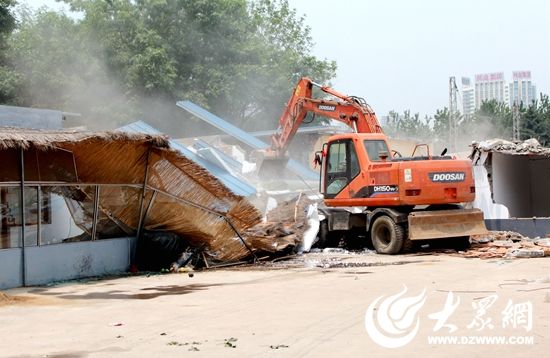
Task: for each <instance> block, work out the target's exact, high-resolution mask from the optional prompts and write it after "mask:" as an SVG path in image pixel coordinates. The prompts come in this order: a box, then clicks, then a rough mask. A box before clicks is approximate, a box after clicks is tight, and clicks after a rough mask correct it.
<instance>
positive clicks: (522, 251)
mask: <svg viewBox="0 0 550 358" xmlns="http://www.w3.org/2000/svg"><path fill="white" fill-rule="evenodd" d="M471 240H472V246H471V248H470V249H469V250H467V251H465V252H464V253H461V256H463V257H468V258H480V259H492V258H530V257H544V256H550V239H548V238H538V237H537V238H534V239H531V238H528V237H524V236H522V235H521V234H518V233H516V232H511V231H490V232H489V234H487V235H476V236H473V237H472V239H471Z"/></svg>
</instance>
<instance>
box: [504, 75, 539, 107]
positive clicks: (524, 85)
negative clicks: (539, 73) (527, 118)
mask: <svg viewBox="0 0 550 358" xmlns="http://www.w3.org/2000/svg"><path fill="white" fill-rule="evenodd" d="M512 78H513V81H512V82H511V83H510V101H509V104H510V107H512V106H513V105H514V104H517V105H520V104H523V105H524V106H528V105H530V104H531V103H532V102H533V101H535V100H536V99H537V90H536V87H535V85H534V84H533V83H532V82H531V71H515V72H512Z"/></svg>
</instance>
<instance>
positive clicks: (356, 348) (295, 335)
mask: <svg viewBox="0 0 550 358" xmlns="http://www.w3.org/2000/svg"><path fill="white" fill-rule="evenodd" d="M404 285H405V286H406V288H407V290H408V291H407V292H406V294H405V296H406V297H411V296H417V295H419V294H421V293H422V290H424V289H425V290H426V291H425V295H424V297H425V303H424V304H423V305H422V306H421V308H420V310H419V311H418V314H417V315H416V316H414V318H416V320H417V321H416V322H418V327H419V329H418V332H417V333H416V334H415V335H414V338H413V339H412V340H411V341H410V342H409V343H407V344H405V345H404V346H402V347H399V348H393V349H390V348H384V347H381V346H380V345H379V344H377V343H376V342H375V341H373V339H372V338H371V337H370V335H369V333H367V330H366V328H365V313H366V312H367V308H368V307H369V305H371V304H373V302H374V301H375V300H376V299H377V298H378V297H380V296H383V299H384V298H387V297H388V296H391V295H395V294H397V293H399V292H400V291H401V290H403V288H404ZM449 291H452V292H453V295H454V299H455V300H456V299H457V297H458V298H459V299H460V303H459V305H458V306H457V308H456V310H455V311H454V312H453V313H452V315H450V316H448V319H447V320H446V322H445V323H446V324H448V325H454V326H456V328H457V330H456V331H454V332H453V333H450V329H451V328H452V327H451V326H443V327H442V328H440V329H439V330H438V331H436V332H434V331H433V330H434V328H435V323H436V320H433V319H431V318H430V317H429V315H430V314H432V313H435V312H438V311H441V310H442V309H443V307H444V304H445V300H446V297H447V295H448V292H449ZM491 297H493V298H495V297H496V300H495V301H493V304H492V306H486V310H485V312H484V313H485V315H484V316H483V315H481V316H479V314H480V311H479V307H480V303H483V302H487V301H486V300H484V299H487V298H491ZM380 302H381V301H380ZM510 302H511V303H513V304H522V303H526V302H529V303H531V306H532V320H531V321H530V322H531V323H532V328H531V329H528V328H530V327H528V324H529V322H528V320H527V318H529V317H527V316H526V315H525V314H524V315H518V316H517V317H516V318H518V320H516V321H514V324H517V327H513V326H512V324H511V323H510V322H511V321H509V320H507V322H508V325H507V326H506V327H503V322H504V318H503V317H504V315H503V314H504V313H503V312H510V311H509V310H507V305H508V303H510ZM514 307H516V306H514ZM517 307H521V306H520V305H518V306H517ZM523 307H525V305H523ZM476 308H477V309H476ZM379 309H380V310H382V306H381V305H378V306H375V310H374V311H373V312H377V310H379ZM514 312H516V311H514ZM518 312H519V311H518ZM481 313H483V312H481ZM519 313H521V312H519ZM519 313H518V314H519ZM523 313H525V311H524V312H523ZM390 317H392V318H393V317H395V315H392V311H390ZM378 318H379V316H378ZM488 319H490V320H491V321H488ZM411 322H413V323H414V322H415V320H412V321H411ZM481 323H483V325H482V324H481ZM491 325H492V328H491ZM549 325H550V259H549V258H536V259H515V260H504V259H495V260H480V259H465V258H461V257H450V256H446V255H437V256H432V255H400V256H381V255H376V254H372V253H369V254H350V253H344V254H338V253H331V254H322V253H316V254H308V255H305V256H301V257H299V258H297V259H294V260H292V261H290V262H277V263H274V264H269V265H262V266H256V267H238V268H232V269H229V268H226V269H217V270H209V271H201V272H195V274H194V277H189V276H188V275H187V274H165V275H151V276H137V277H122V278H114V279H105V280H90V281H85V282H71V283H64V284H59V285H55V286H49V287H30V288H21V289H12V290H7V291H4V295H3V296H2V297H1V300H0V335H1V337H2V339H1V340H0V355H1V356H2V357H113V356H117V357H119V356H120V357H175V356H178V357H179V356H196V357H328V356H332V357H340V356H342V357H360V356H375V357H378V356H394V357H404V356H407V357H417V356H418V357H432V356H447V357H458V356H461V357H463V356H469V357H477V356H486V355H487V354H491V355H492V356H499V357H512V356H513V357H517V356H525V357H527V356H529V357H533V356H535V355H537V354H538V355H539V356H541V357H542V356H547V355H548V351H549V350H550V327H549ZM482 326H484V327H482ZM400 327H401V328H402V327H403V326H400ZM408 327H409V326H408ZM410 327H412V325H411V326H410ZM468 327H470V328H468ZM430 335H437V336H449V335H452V336H461V337H462V336H468V337H470V336H505V337H506V339H509V338H510V337H513V336H521V337H525V336H529V337H533V339H534V344H479V343H476V344H474V343H473V342H472V341H469V342H468V343H467V344H434V343H433V342H431V343H430V342H428V336H430ZM459 338H460V337H459ZM516 342H517V340H516Z"/></svg>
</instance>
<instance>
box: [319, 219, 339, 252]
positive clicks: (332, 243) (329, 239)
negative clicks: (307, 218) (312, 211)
mask: <svg viewBox="0 0 550 358" xmlns="http://www.w3.org/2000/svg"><path fill="white" fill-rule="evenodd" d="M339 244H340V236H338V235H337V233H335V232H331V231H329V229H328V222H327V220H323V221H321V222H320V223H319V235H318V239H317V242H316V243H315V247H318V248H320V249H324V248H325V247H338V245H339Z"/></svg>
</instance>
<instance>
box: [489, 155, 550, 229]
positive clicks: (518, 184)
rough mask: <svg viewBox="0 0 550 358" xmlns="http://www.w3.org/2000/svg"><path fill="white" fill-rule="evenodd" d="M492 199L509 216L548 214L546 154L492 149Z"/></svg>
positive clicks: (549, 167) (549, 190)
mask: <svg viewBox="0 0 550 358" xmlns="http://www.w3.org/2000/svg"><path fill="white" fill-rule="evenodd" d="M492 169H493V173H492V178H493V200H494V201H495V202H496V203H500V204H504V205H505V206H506V207H508V210H509V211H510V216H511V217H518V218H519V217H533V216H537V217H548V216H550V158H541V157H536V156H527V155H509V154H503V153H493V160H492Z"/></svg>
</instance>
